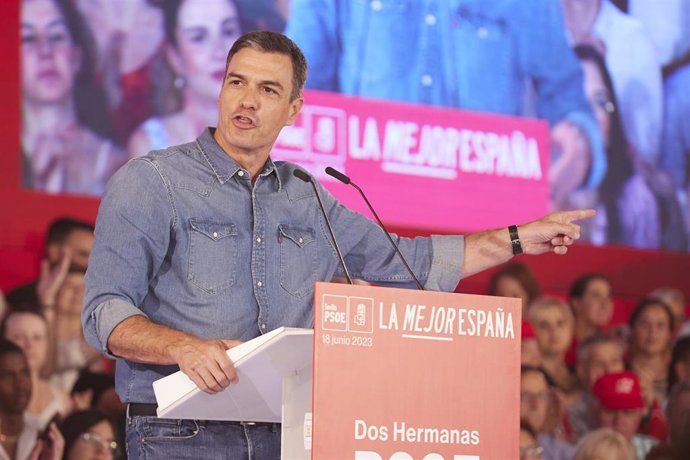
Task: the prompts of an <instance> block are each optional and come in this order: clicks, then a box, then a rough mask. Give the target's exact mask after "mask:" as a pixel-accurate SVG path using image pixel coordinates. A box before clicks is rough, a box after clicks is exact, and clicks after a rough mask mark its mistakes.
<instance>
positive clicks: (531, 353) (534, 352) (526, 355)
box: [520, 321, 541, 367]
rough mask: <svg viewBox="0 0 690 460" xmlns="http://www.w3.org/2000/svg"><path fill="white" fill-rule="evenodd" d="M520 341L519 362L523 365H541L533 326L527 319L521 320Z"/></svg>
mask: <svg viewBox="0 0 690 460" xmlns="http://www.w3.org/2000/svg"><path fill="white" fill-rule="evenodd" d="M521 332H522V333H521V334H520V336H521V339H522V340H521V342H520V364H521V365H523V366H533V367H539V366H541V351H540V350H539V342H538V341H537V334H535V333H534V328H533V327H532V325H531V324H530V323H529V322H528V321H523V322H522V329H521Z"/></svg>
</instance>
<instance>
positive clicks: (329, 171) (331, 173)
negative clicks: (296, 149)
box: [326, 166, 424, 291]
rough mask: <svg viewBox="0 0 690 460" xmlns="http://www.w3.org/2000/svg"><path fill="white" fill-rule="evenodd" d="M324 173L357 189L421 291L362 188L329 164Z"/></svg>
mask: <svg viewBox="0 0 690 460" xmlns="http://www.w3.org/2000/svg"><path fill="white" fill-rule="evenodd" d="M326 174H328V175H329V176H331V177H334V178H336V179H338V180H339V181H340V182H342V183H343V184H345V185H352V186H353V187H354V188H356V189H357V191H358V192H359V194H360V195H362V198H364V202H365V203H366V204H367V206H368V207H369V210H370V211H371V213H372V214H373V215H374V217H375V218H376V222H378V224H379V226H380V227H381V228H382V229H383V232H384V233H385V234H386V236H387V237H388V241H390V242H391V244H392V245H393V249H395V252H396V253H397V254H398V257H400V260H402V263H403V264H404V265H405V268H406V269H407V271H408V273H409V274H410V275H411V276H412V278H413V279H414V282H415V283H417V288H418V289H419V290H420V291H423V290H424V286H422V283H420V282H419V279H418V278H417V276H416V275H415V274H414V272H413V271H412V269H411V268H410V265H409V264H408V263H407V260H405V256H403V255H402V253H401V252H400V248H398V245H397V244H395V241H393V238H392V237H391V234H390V232H389V231H388V230H386V226H385V225H383V222H381V219H379V215H378V214H376V211H374V207H373V206H372V205H371V203H369V200H368V199H367V196H366V195H365V194H364V192H363V191H362V189H361V188H359V187H358V186H357V184H355V183H354V182H352V180H351V179H350V178H349V177H347V176H346V175H345V174H343V173H341V172H340V171H338V170H337V169H333V168H331V167H330V166H328V167H327V168H326Z"/></svg>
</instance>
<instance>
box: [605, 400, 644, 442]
mask: <svg viewBox="0 0 690 460" xmlns="http://www.w3.org/2000/svg"><path fill="white" fill-rule="evenodd" d="M641 420H642V409H622V410H608V409H605V408H603V407H600V408H599V424H600V427H601V428H613V429H614V430H616V431H618V432H619V433H620V434H622V435H623V436H625V438H626V439H628V440H630V439H632V437H633V436H634V435H635V433H636V432H637V429H638V427H639V426H640V421H641Z"/></svg>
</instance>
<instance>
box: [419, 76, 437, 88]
mask: <svg viewBox="0 0 690 460" xmlns="http://www.w3.org/2000/svg"><path fill="white" fill-rule="evenodd" d="M421 82H422V85H423V86H431V85H432V84H433V83H434V79H433V78H431V75H429V74H424V75H422V78H421Z"/></svg>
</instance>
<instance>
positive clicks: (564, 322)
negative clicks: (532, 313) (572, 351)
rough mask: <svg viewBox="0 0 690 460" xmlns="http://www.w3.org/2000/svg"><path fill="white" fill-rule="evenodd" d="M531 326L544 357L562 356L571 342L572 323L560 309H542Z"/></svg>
mask: <svg viewBox="0 0 690 460" xmlns="http://www.w3.org/2000/svg"><path fill="white" fill-rule="evenodd" d="M532 325H533V326H534V331H535V333H536V334H537V341H538V342H539V348H540V349H541V351H542V354H544V355H558V354H563V353H565V352H566V351H567V350H568V347H570V343H571V342H572V340H573V323H572V321H571V320H570V318H568V317H567V316H566V315H565V313H564V312H563V310H562V309H561V308H560V307H556V306H554V307H546V308H543V309H542V310H541V311H540V312H539V314H538V315H537V316H536V317H535V319H534V321H533V323H532Z"/></svg>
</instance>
